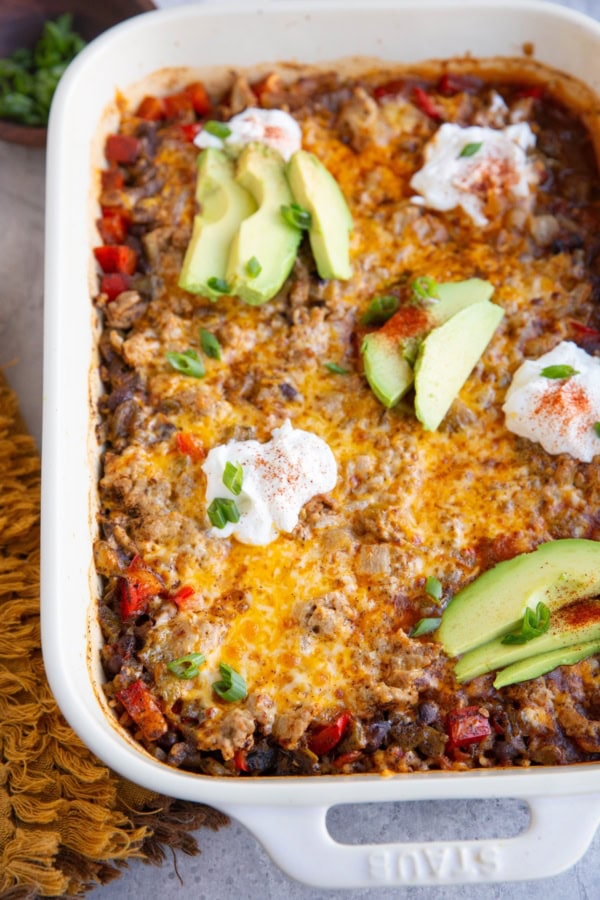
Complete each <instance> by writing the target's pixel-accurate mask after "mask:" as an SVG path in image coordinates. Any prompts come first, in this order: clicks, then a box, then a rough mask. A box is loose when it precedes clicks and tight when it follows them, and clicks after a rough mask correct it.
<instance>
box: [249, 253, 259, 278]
mask: <svg viewBox="0 0 600 900" xmlns="http://www.w3.org/2000/svg"><path fill="white" fill-rule="evenodd" d="M246 272H247V273H248V275H249V276H250V278H256V276H257V275H260V273H261V272H262V266H261V264H260V263H259V261H258V260H257V258H256V257H255V256H253V257H252V258H251V259H249V260H248V262H247V263H246Z"/></svg>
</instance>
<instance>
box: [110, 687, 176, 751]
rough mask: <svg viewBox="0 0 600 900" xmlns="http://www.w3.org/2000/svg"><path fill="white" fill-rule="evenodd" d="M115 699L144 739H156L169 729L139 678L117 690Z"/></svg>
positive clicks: (154, 700)
mask: <svg viewBox="0 0 600 900" xmlns="http://www.w3.org/2000/svg"><path fill="white" fill-rule="evenodd" d="M117 700H119V702H120V703H122V704H123V706H124V707H125V709H126V710H127V712H128V714H129V715H130V716H131V718H132V719H133V721H134V722H135V724H136V725H137V726H138V727H139V728H140V730H141V732H142V734H143V735H144V737H145V738H146V740H148V741H157V740H158V739H159V738H160V737H162V736H163V734H165V733H166V732H167V731H168V730H169V726H168V725H167V722H166V719H165V717H164V716H163V714H162V710H161V708H160V706H159V705H158V702H157V700H156V699H155V698H154V697H153V696H152V694H151V693H150V690H149V689H148V687H147V685H145V684H144V682H143V681H141V679H138V680H137V681H134V682H133V683H132V684H129V685H127V687H126V688H123V690H122V691H119V692H118V694H117Z"/></svg>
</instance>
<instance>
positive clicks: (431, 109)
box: [412, 87, 442, 122]
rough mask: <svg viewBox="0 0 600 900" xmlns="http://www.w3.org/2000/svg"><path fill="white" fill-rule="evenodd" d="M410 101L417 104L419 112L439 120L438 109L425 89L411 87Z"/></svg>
mask: <svg viewBox="0 0 600 900" xmlns="http://www.w3.org/2000/svg"><path fill="white" fill-rule="evenodd" d="M412 101H413V103H414V104H415V106H417V107H418V108H419V109H420V110H421V112H424V113H425V115H426V116H429V118H430V119H435V121H436V122H439V121H440V119H441V118H442V117H441V115H440V111H439V109H438V108H437V106H436V105H435V103H434V102H433V100H432V99H431V97H430V96H429V94H428V93H427V91H424V90H423V88H420V87H416V88H413V92H412Z"/></svg>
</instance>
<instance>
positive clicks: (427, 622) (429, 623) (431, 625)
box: [410, 617, 442, 637]
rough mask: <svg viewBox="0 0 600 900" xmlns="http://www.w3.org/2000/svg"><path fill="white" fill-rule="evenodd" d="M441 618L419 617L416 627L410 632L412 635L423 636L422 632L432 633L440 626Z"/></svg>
mask: <svg viewBox="0 0 600 900" xmlns="http://www.w3.org/2000/svg"><path fill="white" fill-rule="evenodd" d="M441 621H442V620H441V618H439V617H438V618H437V619H433V618H432V619H419V621H418V622H417V624H416V625H415V627H414V628H413V630H412V631H411V633H410V637H421V635H422V634H431V632H432V631H435V630H436V629H437V628H439V627H440V622H441Z"/></svg>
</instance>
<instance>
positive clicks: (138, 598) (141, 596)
mask: <svg viewBox="0 0 600 900" xmlns="http://www.w3.org/2000/svg"><path fill="white" fill-rule="evenodd" d="M164 588H165V586H164V583H163V580H162V578H160V577H159V576H158V575H157V574H156V572H153V571H152V570H151V569H148V568H147V567H146V566H145V565H144V563H143V562H142V560H141V559H140V558H139V557H137V556H135V557H134V558H133V559H132V560H131V562H130V563H129V565H128V567H127V569H126V570H125V574H124V575H123V576H122V577H121V578H119V593H120V611H121V618H122V619H129V618H130V617H131V616H141V615H143V613H145V612H146V610H147V609H148V603H149V602H150V598H151V597H156V595H157V594H161V593H162V592H163V591H164Z"/></svg>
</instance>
